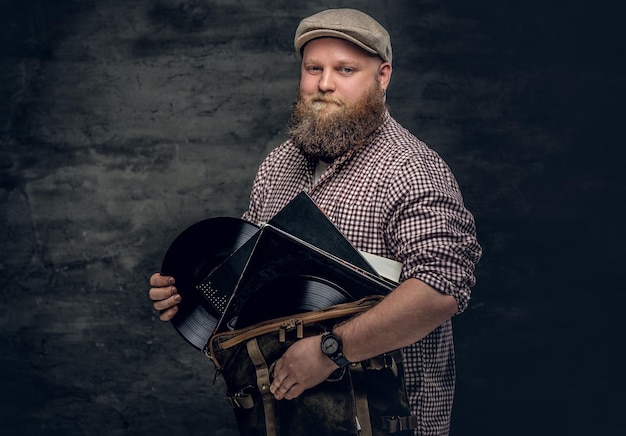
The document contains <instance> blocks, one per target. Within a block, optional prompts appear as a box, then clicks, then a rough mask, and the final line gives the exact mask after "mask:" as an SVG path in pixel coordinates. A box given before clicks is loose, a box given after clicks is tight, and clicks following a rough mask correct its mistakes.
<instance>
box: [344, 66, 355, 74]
mask: <svg viewBox="0 0 626 436" xmlns="http://www.w3.org/2000/svg"><path fill="white" fill-rule="evenodd" d="M353 71H354V69H352V68H350V67H341V72H342V73H343V74H350V73H352V72H353Z"/></svg>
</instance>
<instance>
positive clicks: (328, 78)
mask: <svg viewBox="0 0 626 436" xmlns="http://www.w3.org/2000/svg"><path fill="white" fill-rule="evenodd" d="M317 87H318V88H319V90H320V91H321V92H332V91H334V90H335V80H334V78H333V74H332V71H328V70H325V71H323V72H322V74H321V76H320V80H319V82H318V84H317Z"/></svg>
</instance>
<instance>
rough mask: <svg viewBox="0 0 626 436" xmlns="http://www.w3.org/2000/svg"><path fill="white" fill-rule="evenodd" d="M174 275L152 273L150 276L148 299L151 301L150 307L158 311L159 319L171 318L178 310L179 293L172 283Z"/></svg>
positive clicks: (167, 319)
mask: <svg viewBox="0 0 626 436" xmlns="http://www.w3.org/2000/svg"><path fill="white" fill-rule="evenodd" d="M175 283H176V281H175V280H174V277H170V276H162V275H161V274H160V273H154V274H152V277H150V286H152V287H151V288H150V292H149V293H148V295H149V297H150V299H151V300H152V301H153V304H152V307H154V308H155V309H156V310H158V311H159V312H160V315H159V319H160V320H161V321H169V320H171V319H172V318H173V317H174V315H176V312H178V303H180V294H179V293H178V290H177V289H176V286H174V284H175Z"/></svg>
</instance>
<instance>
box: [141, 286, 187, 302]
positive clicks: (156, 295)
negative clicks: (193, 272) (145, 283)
mask: <svg viewBox="0 0 626 436" xmlns="http://www.w3.org/2000/svg"><path fill="white" fill-rule="evenodd" d="M174 295H179V294H178V289H176V286H166V287H164V288H150V291H149V292H148V297H150V299H151V300H152V301H160V300H165V299H167V298H170V297H172V296H174Z"/></svg>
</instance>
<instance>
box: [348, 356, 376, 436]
mask: <svg viewBox="0 0 626 436" xmlns="http://www.w3.org/2000/svg"><path fill="white" fill-rule="evenodd" d="M350 377H351V379H352V388H353V389H354V400H355V403H356V404H355V405H356V419H357V422H358V423H359V425H360V427H361V430H360V431H359V436H372V421H371V419H370V409H369V404H368V402H367V386H366V383H365V374H364V373H363V366H362V365H361V363H360V362H359V363H353V364H351V365H350Z"/></svg>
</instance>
